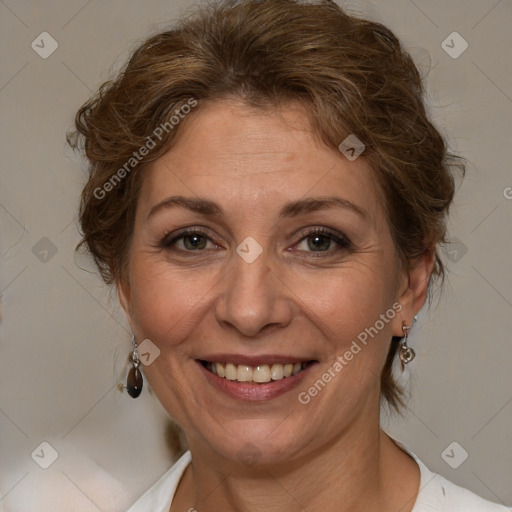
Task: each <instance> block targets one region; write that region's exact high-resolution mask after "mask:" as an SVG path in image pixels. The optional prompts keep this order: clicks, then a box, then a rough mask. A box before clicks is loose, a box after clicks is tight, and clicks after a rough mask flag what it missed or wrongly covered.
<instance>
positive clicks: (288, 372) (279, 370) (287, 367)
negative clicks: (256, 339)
mask: <svg viewBox="0 0 512 512" xmlns="http://www.w3.org/2000/svg"><path fill="white" fill-rule="evenodd" d="M206 367H207V368H208V369H209V370H210V371H211V372H212V373H215V374H216V375H218V376H219V377H224V378H225V379H228V380H237V381H239V382H260V383H263V382H270V381H271V380H281V379H283V378H285V377H290V376H292V375H297V373H299V372H300V371H301V370H303V369H304V368H305V367H306V363H295V364H293V363H287V364H273V365H271V366H270V365H268V364H262V365H258V366H247V365H245V364H239V365H236V364H232V363H207V365H206Z"/></svg>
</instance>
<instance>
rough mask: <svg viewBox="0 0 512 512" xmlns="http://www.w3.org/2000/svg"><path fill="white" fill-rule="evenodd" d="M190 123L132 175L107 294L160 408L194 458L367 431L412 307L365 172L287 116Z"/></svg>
mask: <svg viewBox="0 0 512 512" xmlns="http://www.w3.org/2000/svg"><path fill="white" fill-rule="evenodd" d="M186 122H187V125H186V126H185V127H184V128H185V129H184V131H183V132H182V133H181V135H180V137H179V139H178V141H177V143H176V145H175V146H174V147H173V148H172V150H171V151H169V152H168V153H167V154H165V155H164V156H162V157H161V158H160V159H159V160H157V161H156V162H155V163H154V164H153V165H152V166H151V168H149V169H147V170H146V171H144V172H145V176H144V181H143V186H142V189H141V191H140V197H139V201H138V205H137V214H136V220H135V227H134V233H133V242H132V246H131V253H130V257H129V270H128V275H127V279H126V281H123V283H119V292H120V298H121V301H122V304H123V307H124V308H125V309H126V311H127V312H128V314H129V317H130V322H131V325H132V328H133V330H134V333H135V335H136V338H137V340H138V342H139V343H141V342H142V341H143V340H144V339H149V340H151V342H152V343H154V344H155V345H156V346H157V347H158V349H159V350H160V354H159V356H158V357H157V358H156V359H155V360H154V361H153V362H152V363H151V364H150V365H149V366H145V367H144V372H145V375H146V377H147V378H148V379H149V382H150V384H151V386H152V387H153V389H154V391H155V393H156V394H157V396H158V397H159V399H160V401H161V402H162V404H163V405H164V407H165V408H166V409H167V410H168V412H169V413H170V414H171V416H172V417H173V418H174V419H175V420H176V421H177V422H178V423H179V424H180V425H181V426H182V427H183V428H184V430H185V432H186V434H187V438H188V442H189V445H190V446H191V447H194V446H195V447H197V449H204V450H210V449H211V450H213V451H215V452H216V453H218V454H220V455H222V456H224V457H227V458H230V459H234V460H235V459H239V460H245V459H250V458H251V457H252V458H253V459H255V458H259V459H261V460H262V461H268V462H277V461H279V460H290V459H292V458H295V457H298V456H303V455H306V454H308V453H309V452H311V451H312V450H315V449H319V448H321V446H323V445H325V444H326V443H330V442H332V441H334V440H335V439H336V438H337V437H338V436H340V435H341V433H342V432H346V431H347V429H349V428H359V427H361V426H363V425H366V426H367V425H368V422H369V421H371V422H374V421H378V410H379V398H380V397H379V394H380V387H379V381H380V374H381V370H382V367H383V365H384V362H385V358H386V354H387V351H388V348H389V343H390V340H391V337H392V336H393V335H396V336H401V335H403V331H402V329H401V327H402V325H403V324H405V323H406V322H407V321H408V320H410V319H411V318H412V315H413V314H414V312H413V311H412V309H411V308H413V307H415V308H416V309H419V307H417V305H418V303H417V301H416V303H414V298H413V295H414V294H413V292H412V291H411V289H410V285H409V284H408V283H410V281H408V277H410V276H406V275H405V274H403V273H402V272H401V271H400V266H399V264H398V262H397V256H396V252H395V249H394V245H393V242H392V238H391V235H390V231H389V228H388V226H387V222H386V215H385V212H384V208H383V205H382V201H381V198H380V196H379V191H378V189H377V186H376V184H375V178H374V177H373V174H372V170H371V169H370V168H369V167H368V165H367V163H366V162H365V160H364V159H363V157H360V158H358V159H356V160H355V161H349V160H348V159H347V158H346V157H345V156H343V155H342V154H341V153H340V152H337V151H335V150H333V149H330V148H327V147H326V146H324V145H323V144H322V143H321V142H319V141H318V140H317V138H315V137H314V135H313V132H312V129H311V127H310V123H309V121H308V117H307V115H306V113H305V112H304V111H303V110H302V109H301V108H300V107H299V106H293V105H291V106H289V107H288V108H284V107H283V108H281V109H279V110H278V111H275V110H274V111H271V110H268V111H263V110H262V111H254V110H251V109H249V108H248V107H246V106H243V105H242V104H240V103H235V102H227V101H225V102H217V103H213V104H210V105H203V106H201V110H200V111H198V112H196V113H195V115H194V117H193V118H192V117H191V118H190V119H188V120H187V121H186ZM340 142H341V141H340ZM363 156H364V154H363ZM413 303H414V304H413ZM365 334H366V336H365ZM363 340H364V341H363ZM350 354H352V355H350ZM142 360H143V362H144V357H143V358H142ZM336 363H338V364H336ZM290 365H295V366H294V367H293V366H290ZM291 368H293V369H291ZM290 371H292V375H290V376H288V377H286V376H285V375H288V374H289V373H290ZM297 371H298V373H296V374H295V375H293V373H295V372H297ZM221 375H224V376H221ZM329 376H330V378H329ZM274 379H275V380H274ZM254 380H257V381H263V382H254ZM315 383H316V384H315ZM358 426H359V427H358Z"/></svg>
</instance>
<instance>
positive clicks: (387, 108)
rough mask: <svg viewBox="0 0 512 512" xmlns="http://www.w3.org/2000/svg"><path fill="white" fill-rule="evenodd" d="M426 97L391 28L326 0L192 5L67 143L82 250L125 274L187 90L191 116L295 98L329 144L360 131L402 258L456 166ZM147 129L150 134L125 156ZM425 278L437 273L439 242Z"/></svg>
mask: <svg viewBox="0 0 512 512" xmlns="http://www.w3.org/2000/svg"><path fill="white" fill-rule="evenodd" d="M423 96H424V88H423V84H422V80H421V77H420V74H419V72H418V69H417V68H416V66H415V64H414V62H413V60H412V59H411V57H410V56H409V54H408V53H407V52H406V51H405V50H404V49H403V47H402V45H401V43H400V42H399V40H398V39H397V37H396V36H395V35H394V34H393V33H392V32H391V31H390V30H389V29H388V28H386V27H385V26H383V25H382V24H380V23H376V22H373V21H370V20H366V19H360V18H358V17H355V16H351V15H349V14H347V13H346V12H344V11H343V10H342V9H341V8H340V7H339V6H338V5H336V4H335V3H333V2H330V1H328V0H323V1H322V0H320V1H318V2H314V3H311V2H310V3H306V2H303V1H296V0H263V1H256V0H242V1H240V2H229V3H228V2H222V1H221V2H220V3H214V4H209V5H206V6H200V7H198V8H197V9H196V11H195V12H194V13H193V14H192V15H191V16H190V17H187V18H185V19H183V20H182V21H181V22H179V23H178V24H177V25H176V26H175V27H173V28H172V29H171V30H168V31H165V32H162V33H159V34H157V35H155V36H153V37H150V38H149V39H148V40H147V41H145V42H144V43H143V44H141V45H140V46H139V47H138V48H137V49H136V50H135V51H134V52H133V54H132V56H131V58H130V59H129V62H128V63H127V65H126V66H125V68H124V69H123V70H122V71H121V72H120V73H119V75H118V76H117V77H116V78H115V79H114V80H112V81H108V82H106V83H105V84H103V85H102V86H101V88H100V89H99V92H98V93H97V94H96V95H95V96H94V97H93V98H91V99H90V100H89V101H87V102H86V103H85V104H84V105H83V106H82V107H81V108H80V110H79V111H78V113H77V115H76V122H75V124H76V130H75V131H74V132H72V133H70V134H68V142H69V143H70V144H71V145H72V146H73V147H74V148H75V149H76V148H81V149H82V150H83V151H84V153H85V156H86V158H87V159H88V161H89V181H88V183H87V184H86V185H85V188H84V189H83V192H82V196H81V205H80V214H79V215H80V217H79V218H80V224H81V230H82V235H83V238H82V240H81V242H80V244H79V246H78V247H85V248H86V249H87V250H88V251H89V252H90V254H91V255H92V257H93V258H94V260H95V262H96V264H97V266H98V268H99V271H100V273H101V275H102V277H103V279H104V281H105V282H106V283H116V282H119V280H121V279H123V278H124V277H125V275H126V264H127V260H128V258H127V255H128V251H129V249H130V243H131V234H132V231H133V224H134V216H135V207H136V201H137V196H138V191H139V190H140V184H141V179H142V176H143V172H142V171H143V170H144V168H145V167H146V166H147V165H148V164H149V163H151V162H153V161H155V160H156V159H157V158H159V157H160V156H161V155H162V154H163V153H164V152H166V151H168V150H169V149H170V148H171V147H172V145H173V141H174V140H175V138H176V136H177V135H178V134H179V133H180V131H181V128H182V126H183V125H184V124H186V123H187V118H188V116H187V118H185V119H183V120H182V121H180V123H179V124H178V125H177V126H176V127H175V129H168V130H161V131H162V134H161V136H160V137H159V140H158V141H157V140H156V137H155V129H156V128H157V127H159V126H163V125H165V123H167V125H169V119H170V118H171V117H172V116H173V115H178V114H179V113H180V112H183V111H184V110H183V109H184V107H185V106H186V105H187V104H189V105H190V101H191V99H193V100H194V101H196V102H197V103H196V105H197V107H196V108H195V109H194V111H193V112H191V113H190V114H189V116H194V115H195V113H196V112H199V111H200V110H201V104H202V103H204V102H212V101H217V100H222V99H226V98H236V99H239V100H242V101H243V102H245V103H246V104H247V105H250V106H252V107H256V108H261V109H265V108H269V107H275V106H278V105H280V104H282V103H284V102H289V101H296V102H300V103H301V104H302V105H304V106H305V107H306V109H307V111H308V112H309V114H310V116H311V120H312V122H313V126H314V127H315V129H316V132H317V133H318V135H319V137H320V138H321V140H323V142H325V144H327V145H328V146H330V147H332V148H337V147H338V146H339V144H340V143H341V142H342V141H343V140H344V139H345V138H346V137H347V136H348V135H349V134H356V136H357V137H358V138H359V139H360V140H361V141H363V142H364V144H365V146H366V148H365V151H364V155H363V157H364V158H365V159H366V160H367V161H368V162H369V164H370V165H371V167H372V169H373V170H374V172H375V178H376V180H377V182H378V183H379V184H380V186H381V190H382V191H383V193H384V197H385V203H386V204H385V207H386V212H387V217H388V222H389V225H390V229H391V233H392V236H393V239H394V243H395V246H396V250H397V254H398V256H399V258H400V260H401V261H402V262H403V264H404V265H405V267H406V268H408V267H409V266H410V265H413V264H414V261H415V259H416V258H417V257H418V256H420V255H422V254H423V253H424V252H425V251H426V250H428V249H429V248H432V247H434V246H436V245H437V244H439V243H442V242H444V241H445V232H446V215H447V213H448V209H449V206H450V204H451V202H452V198H453V195H454V188H455V187H454V177H453V171H454V170H455V169H456V168H458V169H459V170H461V171H462V172H464V163H463V161H462V159H461V158H460V157H458V156H456V155H453V154H451V153H449V152H448V150H447V144H446V142H445V140H444V138H443V136H442V135H441V134H440V133H439V131H438V130H437V129H436V128H435V127H434V126H433V124H432V123H431V121H430V120H429V116H428V114H427V112H426V109H425V105H424V100H423ZM181 117H182V116H181ZM173 128H174V127H173ZM149 139H151V140H152V141H153V142H155V145H154V146H152V148H151V150H150V151H146V152H145V156H144V157H143V158H137V161H134V155H135V154H137V156H140V153H142V152H141V151H140V150H141V148H142V147H143V146H146V147H147V145H148V141H149ZM139 160H140V162H139ZM127 162H131V164H133V165H130V167H127V166H126V163H127ZM123 166H124V167H123ZM122 169H124V170H125V172H122ZM116 173H117V174H116ZM116 176H117V177H116ZM98 191H101V193H100V192H98ZM431 277H432V278H438V277H441V278H443V277H444V267H443V263H442V261H441V259H440V256H439V252H438V250H436V254H435V264H434V270H433V273H432V276H431ZM431 280H432V279H431ZM430 284H432V283H430ZM399 341H400V338H393V342H392V343H391V347H390V351H389V354H388V358H387V362H386V364H385V367H384V370H383V373H382V377H381V394H382V397H383V398H384V399H385V400H386V401H387V402H388V404H390V405H391V406H392V407H393V408H395V409H398V408H399V406H400V405H401V404H403V392H402V391H401V389H400V388H399V387H398V386H397V384H396V382H395V381H394V379H393V375H392V370H391V367H392V362H393V359H394V356H395V354H396V352H397V349H398V342H399Z"/></svg>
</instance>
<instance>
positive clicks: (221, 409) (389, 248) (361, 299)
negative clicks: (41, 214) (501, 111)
mask: <svg viewBox="0 0 512 512" xmlns="http://www.w3.org/2000/svg"><path fill="white" fill-rule="evenodd" d="M422 92H423V89H422V84H421V80H420V77H419V74H418V71H417V69H416V67H415V65H414V64H413V62H412V60H411V59H410V57H409V56H408V54H407V53H405V52H404V50H403V49H402V47H401V45H400V43H399V41H398V40H397V39H396V37H395V36H394V35H393V34H392V33H391V32H390V31H389V30H388V29H387V28H385V27H384V26H382V25H380V24H378V23H374V22H370V21H366V20H361V19H357V18H354V17H350V16H348V15H347V14H346V13H344V12H343V11H342V10H341V9H340V8H339V7H338V6H337V5H336V4H334V3H330V2H327V1H325V2H321V3H318V4H306V3H302V2H300V3H299V2H295V1H293V0H265V1H263V2H255V1H242V2H240V3H237V4H229V5H228V4H218V5H212V6H209V7H206V8H202V9H199V10H198V11H197V13H196V14H195V15H194V16H192V17H190V18H188V19H186V20H184V21H182V22H181V23H180V24H179V25H178V26H177V27H176V28H175V29H173V30H170V31H168V32H164V33H161V34H158V35H156V36H154V37H152V38H151V39H149V40H148V41H146V42H145V43H144V44H142V45H141V46H140V47H139V48H138V49H137V51H136V52H135V53H134V54H133V56H132V57H131V59H130V61H129V63H128V65H127V67H126V68H125V70H124V71H123V72H122V73H121V74H120V75H119V77H118V78H117V79H116V80H115V81H113V82H109V83H107V84H105V85H104V86H103V87H102V88H101V90H100V92H99V94H98V95H97V96H96V97H94V98H92V99H91V100H90V101H89V102H88V103H87V104H86V105H84V106H83V107H82V108H81V110H80V111H79V113H78V115H77V122H76V125H77V135H78V137H77V138H75V140H74V141H73V142H72V143H73V144H75V145H76V146H78V145H83V148H84V150H85V154H86V157H87V158H88V159H89V162H90V178H89V181H88V183H87V185H86V186H85V189H84V191H83V195H82V204H81V217H80V219H81V226H82V230H83V241H82V244H84V245H85V246H86V247H87V248H88V250H89V251H90V252H91V254H92V255H93V257H94V259H95V261H96V263H97V265H98V267H99V270H100V272H101V274H102V276H103V278H104V280H105V282H106V283H113V284H115V285H116V287H117V290H118V295H119V299H120V302H121V304H122V306H123V308H124V310H125V311H126V313H127V316H128V319H129V321H130V325H131V328H132V330H133V333H134V338H133V343H134V349H133V352H132V353H131V355H130V361H131V364H132V369H131V370H130V373H129V376H128V382H127V384H126V388H127V390H128V392H129V393H130V394H131V395H132V396H134V397H137V396H138V394H139V393H140V390H141V387H142V385H143V384H142V374H141V368H143V371H144V377H145V378H146V379H147V380H148V381H149V383H150V384H151V386H152V388H153V390H154V391H155V393H156V394H157V396H158V398H159V400H160V401H161V403H162V404H163V406H164V407H165V408H166V409H167V411H168V412H169V414H170V415H171V416H172V418H173V419H174V420H175V421H176V422H177V423H178V425H180V427H181V428H182V429H183V431H184V433H185V437H186V441H187V445H188V449H189V451H188V452H187V453H186V454H185V455H184V456H183V457H182V458H181V459H180V460H179V461H178V462H177V463H176V464H175V466H174V467H173V468H172V469H171V470H170V471H169V472H168V473H166V474H165V475H164V476H163V477H162V479H161V480H160V481H159V482H157V483H156V484H155V485H154V486H153V487H152V488H151V489H149V490H148V492H147V493H146V494H145V495H144V496H143V497H141V499H140V500H139V501H138V502H137V503H136V504H134V505H133V507H131V508H130V512H141V511H152V512H157V511H158V512H160V511H168V510H171V511H172V512H175V511H186V510H188V511H193V510H198V511H200V512H208V511H219V510H243V511H254V510H266V511H277V510H279V511H295V510H308V511H319V510H322V511H331V510H332V511H340V510H343V511H354V512H356V511H357V512H359V511H369V510H379V511H380V512H397V511H401V512H410V511H413V512H424V511H441V510H443V511H446V512H448V511H455V510H464V511H465V512H470V511H489V512H491V511H492V512H494V511H495V512H499V511H505V510H506V508H505V507H503V506H500V505H496V504H492V503H489V502H486V501H484V500H482V499H481V498H478V497H477V496H475V495H474V494H472V493H470V492H469V491H466V490H464V489H461V488H459V487H457V486H455V485H453V484H451V483H449V482H448V481H446V480H445V479H443V478H442V477H440V476H438V475H434V474H432V473H431V472H430V471H429V470H428V469H427V468H426V467H425V466H424V465H423V464H422V463H421V462H420V461H419V460H418V459H417V458H416V457H415V456H414V455H413V454H411V453H409V452H407V451H406V450H405V449H404V448H403V447H401V446H400V445H399V444H398V443H396V442H395V441H393V440H392V439H391V438H390V437H388V436H387V435H386V434H385V433H384V432H383V431H382V430H381V428H380V423H379V411H380V404H381V401H382V400H384V401H385V402H386V403H387V404H389V405H390V406H391V407H392V408H395V409H399V408H400V406H401V405H402V404H403V401H404V396H403V392H402V391H401V390H400V388H399V386H398V384H397V382H396V374H397V371H398V372H400V371H401V370H402V369H403V368H404V366H405V365H406V364H407V363H408V362H410V360H411V359H412V358H413V357H414V351H413V350H412V349H411V348H409V347H408V345H407V336H408V334H409V332H410V329H411V327H412V324H413V319H414V317H415V315H416V314H417V313H418V312H419V310H420V309H421V308H422V306H423V305H424V303H425V301H426V300H427V296H428V294H429V292H430V291H431V289H432V286H433V285H434V283H435V281H436V279H438V278H442V277H443V272H444V268H443V264H442V262H441V259H440V258H439V255H438V252H437V249H436V247H437V246H438V244H440V243H442V242H443V241H444V237H445V224H446V214H447V212H448V209H449V206H450V204H451V201H452V198H453V194H454V178H453V175H452V173H453V171H454V170H455V169H457V168H459V169H460V170H463V168H464V166H463V163H461V161H460V160H459V159H458V158H457V157H456V156H454V155H451V154H449V153H448V152H447V149H446V145H445V142H444V140H443V138H442V137H441V135H440V134H439V132H438V131H437V130H436V128H435V127H434V126H433V125H432V124H431V123H430V121H429V119H428V116H427V115H426V112H425V108H424V105H423V101H422Z"/></svg>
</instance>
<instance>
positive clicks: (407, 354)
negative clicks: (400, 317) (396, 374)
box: [399, 325, 416, 371]
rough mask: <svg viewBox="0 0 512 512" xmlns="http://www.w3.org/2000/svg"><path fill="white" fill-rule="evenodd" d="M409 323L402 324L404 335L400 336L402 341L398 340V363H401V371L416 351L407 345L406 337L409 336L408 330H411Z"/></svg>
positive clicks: (414, 355)
mask: <svg viewBox="0 0 512 512" xmlns="http://www.w3.org/2000/svg"><path fill="white" fill-rule="evenodd" d="M411 327H412V326H411V325H404V326H403V327H402V329H403V331H404V337H403V338H402V341H400V349H399V357H400V363H401V364H402V371H403V370H404V368H405V365H406V364H409V363H410V362H411V361H412V360H413V359H414V358H415V357H416V352H415V351H414V349H413V348H412V347H409V345H407V339H408V337H409V331H410V330H411Z"/></svg>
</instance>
